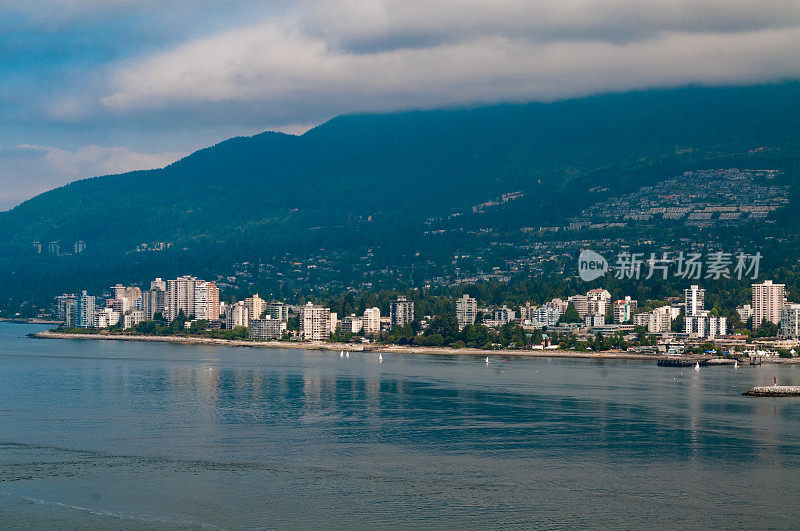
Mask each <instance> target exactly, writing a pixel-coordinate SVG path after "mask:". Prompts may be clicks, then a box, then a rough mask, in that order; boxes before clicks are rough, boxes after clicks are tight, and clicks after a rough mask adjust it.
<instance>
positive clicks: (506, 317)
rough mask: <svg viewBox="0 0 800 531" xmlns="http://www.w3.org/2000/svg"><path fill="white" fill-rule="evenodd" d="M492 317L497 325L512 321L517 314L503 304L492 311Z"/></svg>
mask: <svg viewBox="0 0 800 531" xmlns="http://www.w3.org/2000/svg"><path fill="white" fill-rule="evenodd" d="M492 318H493V320H494V321H496V322H497V324H498V325H501V326H502V325H504V324H506V323H510V322H511V321H514V320H515V319H516V318H517V314H516V312H514V310H512V309H511V308H509V307H508V306H506V305H505V304H504V305H503V307H502V308H497V309H496V310H495V311H493V312H492Z"/></svg>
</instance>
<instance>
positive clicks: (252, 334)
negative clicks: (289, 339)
mask: <svg viewBox="0 0 800 531" xmlns="http://www.w3.org/2000/svg"><path fill="white" fill-rule="evenodd" d="M285 331H286V321H283V320H281V319H273V318H272V316H269V315H268V316H267V318H266V319H253V320H252V321H250V326H249V327H248V329H247V337H249V338H250V339H254V340H256V341H267V340H270V339H280V338H281V337H283V333H284V332H285Z"/></svg>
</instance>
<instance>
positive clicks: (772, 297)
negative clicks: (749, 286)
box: [753, 280, 786, 330]
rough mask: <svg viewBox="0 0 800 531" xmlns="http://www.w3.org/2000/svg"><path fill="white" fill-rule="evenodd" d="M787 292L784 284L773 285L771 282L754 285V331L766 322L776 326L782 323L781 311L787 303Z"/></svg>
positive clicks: (766, 281)
mask: <svg viewBox="0 0 800 531" xmlns="http://www.w3.org/2000/svg"><path fill="white" fill-rule="evenodd" d="M785 292H786V286H785V285H784V284H773V283H772V281H771V280H765V281H764V282H763V283H761V284H753V330H755V329H757V328H758V327H759V326H761V323H763V322H764V321H770V322H772V323H775V324H778V323H780V322H781V311H782V310H783V306H784V304H785V302H786V301H785V297H784V295H785Z"/></svg>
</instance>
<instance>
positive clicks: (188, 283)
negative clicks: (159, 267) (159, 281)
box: [164, 275, 198, 321]
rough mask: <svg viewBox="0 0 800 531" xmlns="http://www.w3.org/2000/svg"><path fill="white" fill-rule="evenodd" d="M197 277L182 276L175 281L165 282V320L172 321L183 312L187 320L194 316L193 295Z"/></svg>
mask: <svg viewBox="0 0 800 531" xmlns="http://www.w3.org/2000/svg"><path fill="white" fill-rule="evenodd" d="M197 282H198V280H197V277H192V276H188V275H186V276H182V277H178V278H176V279H175V280H167V292H166V301H165V307H166V308H165V309H166V315H164V317H166V319H167V320H168V321H174V320H175V319H176V318H177V317H178V315H179V314H180V313H181V312H183V314H184V316H185V317H186V318H187V319H188V318H189V316H190V315H194V294H195V288H196V287H197Z"/></svg>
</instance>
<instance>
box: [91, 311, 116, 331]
mask: <svg viewBox="0 0 800 531" xmlns="http://www.w3.org/2000/svg"><path fill="white" fill-rule="evenodd" d="M120 317H121V316H120V314H119V312H118V311H116V310H114V309H112V308H103V309H102V310H100V311H98V312H95V314H94V322H93V325H94V326H95V327H96V328H108V327H109V326H114V325H116V324H118V323H119V320H120Z"/></svg>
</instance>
